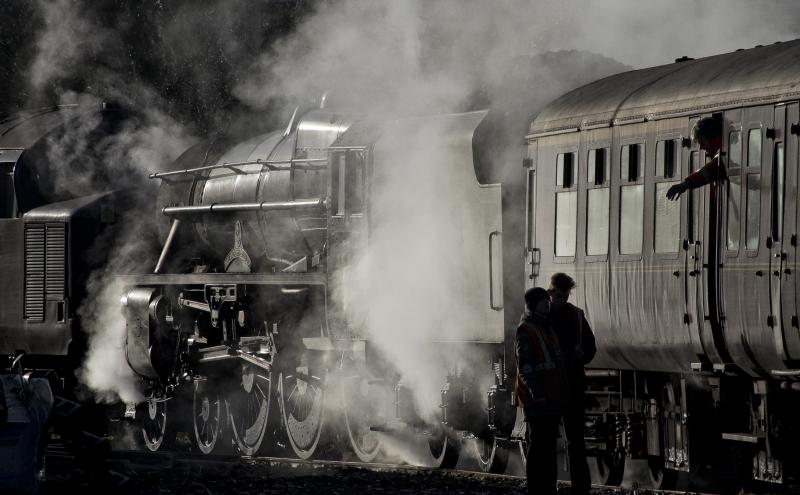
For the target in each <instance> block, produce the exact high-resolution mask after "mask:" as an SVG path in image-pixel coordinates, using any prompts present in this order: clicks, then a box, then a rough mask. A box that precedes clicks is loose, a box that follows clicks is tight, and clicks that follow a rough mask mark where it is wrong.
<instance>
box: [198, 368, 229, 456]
mask: <svg viewBox="0 0 800 495" xmlns="http://www.w3.org/2000/svg"><path fill="white" fill-rule="evenodd" d="M192 412H193V417H194V440H195V444H196V445H197V447H198V448H199V449H200V452H202V453H203V454H211V453H213V452H214V451H215V449H216V448H217V446H218V440H219V437H220V433H221V431H222V426H223V424H224V419H223V416H222V414H223V412H222V401H221V400H220V397H219V394H218V393H217V392H216V391H214V390H212V387H211V386H210V385H209V384H208V383H207V382H205V381H196V382H195V383H194V398H193V400H192Z"/></svg>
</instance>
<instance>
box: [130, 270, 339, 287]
mask: <svg viewBox="0 0 800 495" xmlns="http://www.w3.org/2000/svg"><path fill="white" fill-rule="evenodd" d="M119 280H120V281H121V282H122V283H124V284H125V285H145V286H159V285H207V284H243V285H247V284H249V285H284V286H285V285H297V286H304V285H325V283H326V276H325V273H322V272H287V273H169V274H156V273H148V274H142V275H121V276H120V277H119Z"/></svg>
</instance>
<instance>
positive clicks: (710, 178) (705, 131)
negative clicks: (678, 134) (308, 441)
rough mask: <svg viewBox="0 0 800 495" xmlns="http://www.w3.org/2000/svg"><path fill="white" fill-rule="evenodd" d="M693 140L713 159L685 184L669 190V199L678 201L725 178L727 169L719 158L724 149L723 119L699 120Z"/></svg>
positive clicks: (694, 128) (709, 118)
mask: <svg viewBox="0 0 800 495" xmlns="http://www.w3.org/2000/svg"><path fill="white" fill-rule="evenodd" d="M692 139H693V140H695V141H696V142H697V144H698V145H699V146H700V149H701V150H703V151H705V152H706V155H707V156H711V157H712V158H711V160H709V161H708V162H707V163H706V164H705V165H704V166H703V168H701V169H700V170H698V171H696V172H693V173H691V174H689V176H688V177H686V179H684V180H683V182H681V183H679V184H675V185H674V186H672V187H670V188H669V189H668V190H667V199H670V200H677V199H678V198H679V197H680V195H681V194H683V193H684V192H685V191H687V190H689V189H697V188H698V187H702V186H704V185H706V184H709V183H712V182H714V181H716V180H719V179H723V178H725V169H724V167H723V165H722V164H721V161H720V156H719V150H720V148H722V119H721V118H718V117H705V118H702V119H700V120H698V121H697V122H696V123H695V124H694V127H692ZM714 193H716V191H714Z"/></svg>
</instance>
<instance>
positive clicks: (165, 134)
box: [29, 0, 195, 402]
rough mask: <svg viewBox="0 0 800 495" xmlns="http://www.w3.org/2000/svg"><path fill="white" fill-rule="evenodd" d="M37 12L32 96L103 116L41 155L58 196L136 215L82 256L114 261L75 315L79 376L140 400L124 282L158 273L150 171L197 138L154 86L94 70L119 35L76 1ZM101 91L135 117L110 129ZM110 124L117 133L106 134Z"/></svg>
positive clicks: (72, 124) (114, 50) (105, 395)
mask: <svg viewBox="0 0 800 495" xmlns="http://www.w3.org/2000/svg"><path fill="white" fill-rule="evenodd" d="M37 7H38V9H39V12H40V14H41V17H42V20H43V28H42V30H41V31H40V32H39V33H38V37H37V42H36V44H35V45H36V49H37V51H36V57H35V58H34V60H33V61H32V63H31V65H30V68H29V78H30V86H31V88H32V94H41V93H42V91H44V90H46V89H49V90H52V91H54V97H55V98H56V101H54V102H53V103H59V104H77V105H78V108H83V109H94V110H95V111H92V112H86V113H85V114H84V115H83V116H82V117H81V118H79V119H71V120H69V121H68V122H65V125H64V132H62V133H52V134H51V135H50V136H49V137H48V138H47V140H46V144H45V149H44V150H43V153H44V156H43V157H42V158H43V159H44V161H45V162H46V163H49V164H51V166H50V167H49V168H48V175H49V177H47V178H46V181H47V183H48V189H49V190H50V192H51V196H50V197H51V199H52V200H59V199H69V198H74V197H82V196H89V195H92V194H97V193H101V192H111V191H125V194H126V195H127V197H128V198H129V199H128V200H127V203H126V204H127V205H128V206H129V208H130V209H125V210H121V211H119V210H118V211H115V212H114V215H115V217H116V218H115V221H116V225H117V226H119V227H121V228H117V229H113V228H110V229H108V230H106V231H105V233H104V234H102V235H100V236H99V237H98V238H97V239H96V240H95V242H94V244H93V245H92V246H91V247H90V248H89V249H88V251H87V252H84V253H75V255H76V256H81V257H83V258H84V259H88V260H92V259H97V260H106V261H105V262H104V263H103V264H102V266H99V267H98V268H97V269H95V270H94V271H93V272H92V273H91V274H90V275H89V278H88V280H86V281H85V284H86V287H85V291H86V292H85V296H84V297H85V299H84V304H83V305H81V306H80V307H78V308H77V310H76V314H77V316H78V317H79V319H80V324H81V328H82V329H83V330H84V331H85V332H86V334H87V337H88V349H87V351H88V352H87V355H86V358H85V360H84V362H83V365H82V368H81V369H80V370H79V372H78V377H79V378H80V380H81V381H82V382H83V383H84V384H85V385H87V386H88V387H89V388H90V389H91V390H92V391H93V392H94V394H95V397H96V398H97V399H98V400H108V401H114V400H118V399H122V400H123V401H126V402H130V401H137V400H141V398H142V396H141V391H140V389H139V384H138V379H137V378H136V376H135V375H134V374H133V372H132V371H131V370H130V368H129V367H128V365H127V361H126V357H125V348H124V345H125V321H124V319H123V318H122V314H121V311H120V310H121V305H120V295H121V294H122V293H123V291H122V288H123V287H122V284H121V282H120V281H119V279H118V276H119V275H120V274H125V273H141V272H146V271H148V270H149V269H152V265H151V264H150V263H151V262H152V261H151V258H152V251H153V246H154V245H155V244H156V240H155V238H154V229H153V225H152V224H153V220H154V218H153V214H152V213H153V212H152V197H153V191H154V189H153V187H152V184H149V183H148V179H147V174H148V173H151V172H157V171H161V170H163V169H164V168H165V166H166V165H168V164H169V163H171V162H172V161H173V160H174V159H175V158H176V157H177V156H178V155H179V154H180V153H181V152H183V151H184V150H185V149H186V148H187V147H188V146H189V145H190V144H191V143H192V142H193V140H194V139H195V138H193V137H192V131H191V130H190V128H187V126H184V125H182V124H181V123H179V122H178V121H176V120H175V119H174V118H172V117H170V116H169V115H168V114H166V113H165V112H164V110H163V109H164V108H166V106H167V105H166V104H165V102H164V101H163V100H162V99H161V98H160V96H159V95H158V93H157V92H156V91H155V90H154V89H153V88H151V87H149V86H148V85H146V84H141V83H140V82H138V81H136V80H134V79H128V78H126V77H124V75H123V74H121V73H119V72H117V71H116V70H114V69H113V67H100V68H98V67H96V66H93V65H92V63H91V62H90V61H91V60H93V59H95V58H97V57H99V58H101V59H103V58H108V57H112V56H113V54H119V53H120V52H122V51H123V48H122V45H121V44H120V43H119V40H118V38H117V37H116V36H115V35H114V33H113V32H112V31H110V30H108V29H106V28H104V27H103V26H99V25H97V23H95V22H93V21H92V20H90V19H89V18H86V17H85V16H84V15H83V11H82V10H81V9H80V8H79V5H78V4H76V3H75V2H72V1H65V0H55V1H40V2H38V3H37ZM95 62H96V60H95ZM101 65H102V64H101ZM82 67H84V68H90V69H87V70H88V71H89V74H88V75H87V76H86V80H85V81H84V83H85V87H84V88H82V90H74V89H67V88H64V87H63V86H61V85H60V84H61V83H63V82H64V81H65V80H68V79H69V78H74V77H76V74H79V73H80V71H81V68H82ZM93 86H94V89H93ZM97 88H103V89H102V91H100V92H99V93H102V95H103V97H104V98H105V99H106V100H111V101H112V102H113V105H114V106H115V107H119V108H120V109H121V110H120V112H121V113H124V114H125V115H126V116H127V117H126V118H120V119H119V120H118V121H117V120H115V123H114V124H108V122H106V121H105V120H104V119H105V118H106V117H104V115H103V114H101V112H100V111H99V110H100V109H101V108H102V105H103V104H104V101H103V100H102V99H101V98H100V97H99V96H97V94H95V93H94V91H95V90H96V89H97ZM122 109H124V110H122ZM109 125H113V126H115V127H114V128H113V132H111V133H108V134H107V132H108V130H109V129H110V128H109V127H108V126H109ZM54 164H57V165H55V166H53V165H54ZM142 208H144V210H142ZM143 211H144V213H145V214H143ZM90 266H91V265H90ZM81 283H84V282H83V281H82V282H81Z"/></svg>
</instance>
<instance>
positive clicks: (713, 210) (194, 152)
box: [0, 41, 800, 489]
mask: <svg viewBox="0 0 800 495" xmlns="http://www.w3.org/2000/svg"><path fill="white" fill-rule="evenodd" d="M798 57H800V41H793V42H785V43H777V44H774V45H770V46H760V47H756V48H753V49H750V50H741V51H737V52H734V53H730V54H725V55H719V56H714V57H708V58H703V59H698V60H694V59H689V58H683V59H679V60H676V62H675V63H674V64H669V65H664V66H661V67H655V68H651V69H644V70H637V71H631V72H625V73H622V74H617V75H614V76H611V77H608V78H605V79H601V80H599V81H596V82H594V83H591V84H588V85H586V86H583V87H580V88H578V89H576V90H573V91H571V92H569V93H567V94H565V95H564V96H562V97H560V98H558V99H556V100H555V101H553V102H552V103H550V104H549V105H547V106H546V107H545V108H544V109H542V110H541V111H539V112H538V115H537V116H536V118H535V120H533V122H532V123H531V124H530V128H529V132H528V134H527V135H526V136H524V141H523V140H522V136H517V135H504V134H503V133H498V132H497V127H496V125H495V124H496V118H495V117H496V116H493V115H492V114H491V113H488V114H487V112H470V113H462V114H453V115H439V116H431V117H418V118H374V117H370V118H367V117H361V116H355V115H344V114H340V113H337V112H335V111H331V110H328V109H325V108H319V109H315V110H312V111H308V112H300V111H299V110H297V111H295V114H294V115H293V117H292V118H291V121H290V122H289V124H288V125H287V127H286V129H285V130H281V131H277V132H272V133H267V134H261V135H258V136H256V137H253V138H251V139H248V140H245V141H241V140H237V139H235V138H233V139H231V138H217V139H213V140H209V141H206V142H203V143H200V144H198V145H196V146H194V147H192V148H190V149H189V150H187V151H186V152H185V153H184V154H183V155H182V156H181V157H180V158H179V159H178V160H177V161H175V162H174V163H173V164H172V165H171V166H170V167H169V169H168V170H165V171H163V172H159V173H155V174H151V176H150V178H151V179H152V180H153V181H157V182H158V183H159V191H158V197H157V199H156V200H155V203H156V207H155V208H154V209H153V214H154V215H155V216H156V221H157V223H158V225H159V236H160V240H161V245H160V253H159V255H158V257H157V261H156V260H154V263H153V268H152V273H141V274H137V275H125V276H120V277H119V281H120V283H121V285H122V286H123V287H124V290H123V292H122V293H121V294H120V296H121V307H122V311H121V313H122V316H121V317H122V318H124V320H125V324H126V334H127V338H126V348H125V353H126V357H127V361H128V364H129V365H130V367H131V369H132V370H133V371H135V373H136V374H137V375H138V376H139V377H141V380H142V389H143V391H144V392H145V395H146V401H145V402H143V403H142V404H138V405H135V406H134V405H131V407H130V408H129V410H128V412H127V413H126V415H128V416H134V417H135V418H136V420H137V422H138V424H139V430H138V432H137V436H139V437H140V438H141V439H142V441H143V443H144V444H145V445H146V447H147V448H149V449H150V450H158V449H161V448H165V447H168V446H171V445H174V442H175V440H176V433H177V432H178V431H179V430H182V431H184V432H189V436H190V437H192V439H193V442H194V445H195V447H196V448H197V449H198V450H199V451H200V452H202V453H205V454H209V453H213V452H219V451H220V450H221V449H226V448H230V447H235V448H236V450H237V451H238V452H240V453H242V454H245V455H254V454H256V453H259V452H264V451H269V450H270V449H275V448H281V447H282V446H284V447H285V448H286V449H289V450H290V451H291V452H292V453H293V454H294V455H296V456H298V457H300V458H312V457H316V456H320V455H324V454H326V453H327V452H328V448H329V447H330V446H331V445H335V446H336V447H337V448H339V449H341V448H342V447H343V445H345V444H349V447H350V448H349V450H350V452H352V453H353V455H355V456H356V457H357V458H358V459H360V460H362V461H373V460H376V459H379V458H380V456H381V454H382V453H384V454H385V453H387V451H388V448H387V447H388V446H389V445H394V446H396V442H397V438H400V437H402V438H404V439H405V440H406V441H408V442H410V443H413V444H414V445H422V446H423V450H424V451H425V452H424V456H422V457H419V456H417V457H415V460H416V462H423V463H427V464H430V465H434V466H441V467H449V466H453V465H454V464H455V462H456V461H457V458H458V454H459V450H460V449H463V448H465V447H466V446H470V448H473V449H474V450H475V454H476V455H475V457H476V458H477V459H478V463H479V465H480V467H481V468H482V469H484V470H486V471H492V472H502V471H503V470H504V469H505V468H506V463H507V461H508V458H509V455H510V453H512V452H514V451H516V450H519V452H520V453H521V454H522V456H523V460H524V452H525V448H524V438H525V435H524V428H525V424H524V421H523V420H522V414H521V411H519V410H517V409H515V408H514V407H513V406H512V405H511V404H512V403H513V401H512V397H511V396H512V389H513V387H512V386H511V384H512V382H513V380H512V379H513V376H514V372H515V369H514V365H515V363H514V359H513V356H514V350H513V345H514V334H515V329H516V324H517V319H518V317H519V315H520V313H521V312H522V309H523V308H522V294H523V292H524V290H525V289H526V288H529V287H534V286H546V285H547V284H548V282H549V278H550V276H551V275H552V274H554V273H556V272H566V273H569V274H570V275H572V276H573V277H574V278H575V280H576V281H577V283H578V287H577V289H576V292H575V294H574V297H575V300H574V301H573V302H575V303H576V304H577V305H578V306H580V307H582V308H584V309H585V311H586V316H587V318H588V320H589V322H590V323H591V324H592V327H593V330H594V332H595V337H596V340H597V347H598V352H597V356H596V357H595V359H594V361H593V362H592V363H591V364H590V365H589V368H588V369H587V384H588V392H587V394H588V397H589V399H588V400H587V410H586V415H587V423H586V441H587V446H588V452H589V456H590V466H591V469H592V474H593V479H594V481H595V482H598V483H603V484H610V485H613V484H623V485H626V486H633V485H636V486H640V487H644V486H648V485H649V486H654V487H683V488H687V489H688V488H697V487H702V486H703V485H701V484H700V483H707V484H706V485H705V487H712V488H719V487H721V486H723V485H722V484H723V483H730V485H724V486H726V487H727V486H730V487H739V486H741V484H742V483H749V482H754V481H755V482H767V483H782V484H795V483H796V477H797V475H798V466H797V464H796V461H795V457H796V456H794V455H792V447H793V446H794V445H795V444H796V443H797V440H798V438H797V436H798V432H797V427H796V421H795V420H794V418H793V417H792V412H793V410H794V409H795V408H796V407H797V405H798V395H797V392H798V391H800V381H798V380H799V379H800V325H799V324H798V316H797V307H798V299H797V298H798V291H797V289H796V280H795V279H796V270H797V267H796V263H797V260H796V255H797V253H796V245H797V228H798V210H797V204H798V187H797V186H798V151H799V150H798V135H800V103H799V101H800V90H798V85H800V73H799V72H798V71H797V69H796V68H795V67H796V66H795V65H794V64H793V62H794V61H796V59H797V58H798ZM712 115H714V116H718V117H719V118H721V119H722V121H723V122H724V139H723V148H722V150H721V157H722V161H723V162H724V164H725V175H724V177H720V178H719V180H718V181H716V182H715V183H714V184H712V185H709V186H706V187H704V188H702V189H697V190H694V191H689V192H687V193H685V194H683V195H682V196H681V198H680V200H679V201H677V202H672V201H668V200H667V198H666V191H667V189H669V187H670V186H671V185H673V184H676V183H677V182H679V181H681V180H682V178H683V177H684V176H686V175H687V174H688V173H690V172H691V171H694V170H696V169H698V168H699V167H700V166H702V165H703V163H704V162H705V160H706V157H704V156H703V155H702V154H701V151H700V150H699V149H698V147H697V145H696V144H695V143H693V142H692V140H691V139H690V130H691V128H692V125H693V124H694V122H696V121H697V120H698V119H700V118H702V117H705V116H712ZM523 143H524V144H525V145H524V146H523ZM20 149H22V148H20ZM7 152H9V151H7V150H4V153H7ZM2 156H3V155H0V157H2ZM15 156H16V155H15ZM0 161H2V158H0ZM3 163H5V162H3ZM7 168H8V167H7ZM9 170H11V171H12V175H10V176H9V177H13V181H12V180H11V179H9V181H6V182H5V183H3V184H6V185H7V184H17V182H14V181H17V180H22V178H19V179H18V176H17V175H15V174H18V173H20V172H15V170H22V169H21V168H20V167H19V166H17V168H15V167H14V166H13V165H12V166H11V167H10V168H9ZM2 177H5V176H0V179H1V178H2ZM392 184H395V185H396V184H400V185H401V187H399V188H398V187H393V186H392ZM15 187H16V189H15V190H16V191H20V190H22V189H21V186H15ZM26 190H27V189H26ZM4 191H11V189H9V188H8V187H6V189H4ZM437 191H438V192H440V193H439V194H437ZM5 197H8V196H5ZM92 201H94V200H92ZM70 204H71V203H70ZM91 204H92V205H94V203H93V202H92V203H91ZM3 205H11V206H9V208H11V209H12V210H9V211H12V212H16V213H13V214H11V213H10V214H9V216H12V217H15V219H14V220H9V221H5V220H4V221H5V222H6V224H4V223H2V222H0V227H2V226H3V225H6V227H5V228H6V229H10V230H6V232H8V233H7V234H4V238H3V242H2V243H1V244H2V248H3V249H4V251H2V252H3V253H4V255H3V258H2V259H3V265H4V266H11V267H16V268H15V269H17V270H18V271H17V272H15V273H16V276H15V277H13V278H12V279H13V280H16V281H17V284H16V286H14V287H16V289H15V288H14V287H5V286H4V288H3V289H2V290H3V291H4V292H3V294H4V301H6V302H8V304H7V303H6V302H4V303H3V305H2V306H1V307H2V311H3V313H0V314H1V315H4V319H3V320H2V321H3V325H4V326H3V332H2V338H3V340H2V344H3V345H2V348H0V351H2V353H3V354H14V353H15V352H16V351H17V350H18V349H25V348H26V346H27V347H31V348H32V347H36V349H39V350H38V351H37V350H33V351H28V352H29V354H32V355H36V354H42V355H49V354H61V355H69V352H68V349H67V346H68V344H69V342H70V335H72V334H70V332H69V329H68V325H67V326H63V325H65V324H67V323H69V321H70V315H72V312H71V309H70V308H72V307H74V302H72V300H71V299H68V297H67V296H68V291H67V292H65V293H64V294H66V295H63V296H62V292H58V291H61V290H62V289H51V286H52V287H55V286H58V287H62V286H64V287H73V288H74V289H72V290H74V291H76V293H80V283H81V281H80V280H79V279H76V278H75V277H74V276H71V275H69V274H67V275H65V274H64V273H63V272H62V274H61V275H60V277H61V278H59V276H58V271H57V270H56V269H55V268H53V269H51V268H48V267H49V266H51V265H52V266H55V265H54V264H53V263H56V262H57V264H58V265H59V266H61V265H64V266H70V265H69V264H67V263H66V261H64V260H66V259H68V258H64V256H67V257H69V256H71V255H70V254H69V253H76V252H79V250H78V249H79V248H75V247H72V248H70V249H68V250H66V251H63V250H61V251H59V249H60V248H58V246H63V241H59V242H61V243H58V242H56V241H55V240H54V241H52V242H53V244H52V245H53V246H56V247H53V248H50V246H51V244H50V243H51V241H50V239H51V237H52V236H56V235H57V234H58V232H59V231H58V229H57V227H58V225H56V224H57V223H58V222H61V223H62V224H63V223H64V221H63V220H62V217H63V218H67V217H69V215H67V216H66V217H64V216H63V215H62V216H57V215H55V214H51V213H47V214H46V215H45V214H44V213H42V214H43V215H44V216H43V217H41V218H39V217H37V216H36V214H37V209H36V208H33V207H22V206H14V203H13V202H8V201H5V202H4V203H3ZM60 207H62V209H63V207H64V206H63V205H61V206H60ZM13 208H17V209H16V210H14V209H13ZM87 211H88V210H87ZM92 211H95V210H92ZM103 211H104V210H103V209H102V208H100V207H99V206H98V209H97V212H96V213H97V216H98V219H102V218H104V217H103ZM22 212H25V213H24V214H22ZM54 215H55V216H54ZM9 222H11V223H9ZM14 222H16V223H14ZM35 222H38V223H41V225H43V226H44V227H36V226H33V225H32V224H33V223H35ZM12 223H13V226H12ZM28 224H31V225H30V226H29V225H28ZM51 224H52V225H53V227H52V233H51ZM96 224H97V225H102V222H100V221H98V222H96ZM67 225H68V231H70V232H72V231H73V230H74V228H76V227H71V225H72V224H70V223H67ZM37 229H39V230H37ZM29 230H30V233H29ZM40 230H41V232H40ZM39 234H41V235H40V236H39V237H41V238H42V239H44V241H41V240H39V241H36V240H37V239H39V238H37V237H34V236H36V235H39ZM28 236H30V241H29V240H28V238H29V237H28ZM6 239H16V240H15V241H14V242H6ZM54 239H55V237H54ZM34 241H36V242H34ZM37 242H38V243H37ZM9 246H16V247H15V248H14V251H13V252H14V253H16V254H14V255H13V256H12V254H8V253H11V251H8V250H9V249H11V248H10V247H9ZM43 250H44V251H43ZM65 252H66V253H67V254H64V253H65ZM59 253H61V254H59ZM37 256H38V258H36V257H37ZM58 256H62V258H58ZM29 258H30V260H31V261H30V262H28V261H27V260H28V259H29ZM40 258H41V260H39V259H40ZM35 259H36V260H39V262H38V264H36V263H34V260H35ZM70 259H71V258H70ZM42 260H44V261H42ZM365 260H366V261H365ZM48 263H50V264H51V265H48ZM23 266H24V267H25V268H24V270H23V269H22V268H20V267H23ZM40 266H43V267H44V268H43V269H40V268H37V267H40ZM71 270H73V271H70V272H69V273H77V272H75V271H74V269H71ZM51 271H53V273H55V275H51ZM37 277H38V278H37ZM414 280H416V285H415V284H414V283H413V281H414ZM442 280H444V281H445V282H444V283H442V282H441V281H442ZM42 281H44V282H42ZM409 281H411V282H409ZM68 283H69V284H73V285H64V284H68ZM51 284H53V285H51ZM75 284H77V285H75ZM397 287H401V288H402V289H403V290H400V291H397V292H392V291H393V290H395V289H396V288H397ZM64 290H67V289H64ZM37 291H38V292H37ZM53 291H56V292H53ZM29 293H30V295H29ZM384 293H389V294H390V295H391V296H390V297H388V298H386V297H383V294H384ZM445 293H447V294H450V295H449V296H448V297H444V296H442V294H445ZM37 294H38V295H37ZM9 301H10V302H9ZM431 301H434V302H433V303H431ZM29 306H30V309H29ZM415 307H418V308H420V307H424V310H425V311H424V312H425V313H426V314H428V317H427V318H421V319H414V318H406V314H405V313H408V312H409V311H408V310H409V309H410V310H411V311H413V310H414V308H415ZM398 308H400V310H399V311H398V310H397V309H398ZM12 313H13V315H16V316H13V315H12ZM29 315H30V316H29ZM431 315H433V316H431ZM12 316H13V317H14V318H16V319H15V320H14V321H13V322H10V320H9V318H11V317H12ZM32 317H35V318H38V320H37V322H38V323H33V322H31V321H29V320H30V318H32ZM62 319H64V320H66V321H65V322H62V321H61V320H62ZM387 320H392V321H395V322H399V324H395V325H392V324H390V323H391V321H387ZM6 321H9V323H6ZM37 325H38V326H37ZM58 325H62V326H61V327H59V326H58ZM387 335H388V337H387ZM408 342H410V343H411V344H410V347H411V348H410V349H408V348H407V347H409V344H408ZM32 343H36V345H35V346H34V345H33V344H32ZM51 347H52V348H51ZM397 355H406V356H407V355H416V356H417V358H418V359H416V360H398V359H397V358H396V356H397ZM432 390H433V391H434V394H433V395H435V399H436V400H435V404H434V407H431V403H430V402H431V401H430V398H431V391H432ZM562 437H563V435H562ZM562 457H565V456H562ZM561 469H562V473H561V475H562V476H563V477H568V476H569V466H568V465H567V464H566V463H561ZM709 480H712V481H709ZM708 483H711V484H710V485H709V484H708ZM732 489H734V488H732Z"/></svg>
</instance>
